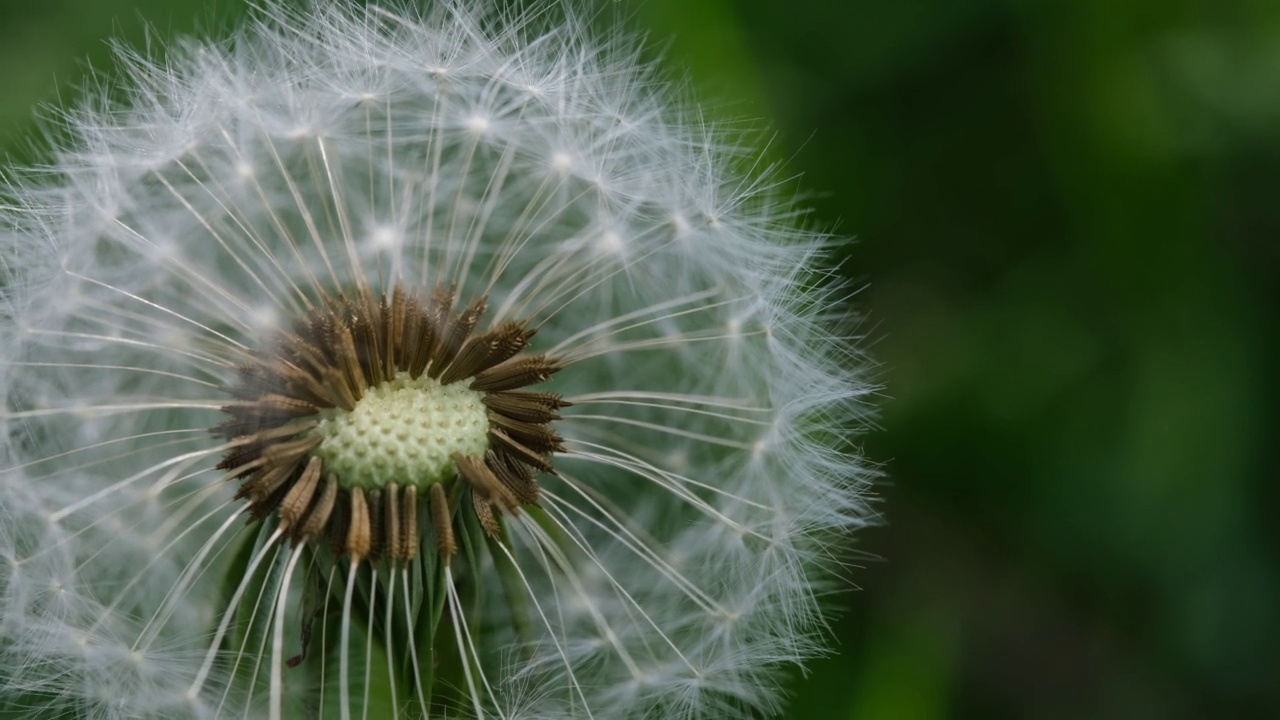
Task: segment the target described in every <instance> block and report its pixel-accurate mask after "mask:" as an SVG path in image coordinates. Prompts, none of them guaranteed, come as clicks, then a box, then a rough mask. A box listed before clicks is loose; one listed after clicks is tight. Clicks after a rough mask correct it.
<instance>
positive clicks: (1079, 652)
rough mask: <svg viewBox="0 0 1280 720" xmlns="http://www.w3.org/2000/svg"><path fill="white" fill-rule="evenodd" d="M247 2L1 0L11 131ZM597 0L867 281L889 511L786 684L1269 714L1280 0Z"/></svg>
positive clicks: (817, 699)
mask: <svg viewBox="0 0 1280 720" xmlns="http://www.w3.org/2000/svg"><path fill="white" fill-rule="evenodd" d="M246 7H247V2H241V1H240V0H217V2H214V1H213V0H42V1H39V2H34V1H33V0H0V153H3V154H4V156H5V157H6V158H7V160H8V161H14V162H25V161H28V160H29V159H30V158H31V157H32V154H31V151H30V138H31V137H32V136H33V134H34V133H35V132H36V131H37V129H38V123H37V122H36V121H35V120H34V119H33V118H34V117H35V116H34V114H33V108H34V107H35V106H36V105H38V104H39V103H54V104H58V103H60V102H67V101H69V100H70V99H73V98H74V97H75V96H76V93H75V91H74V88H76V87H77V86H78V85H80V84H82V83H83V82H84V80H85V77H86V74H87V73H90V72H94V73H106V74H110V72H111V59H110V56H111V54H110V52H109V48H108V46H107V44H106V40H107V39H108V38H111V37H120V38H123V39H124V40H125V41H126V42H127V43H129V44H131V45H133V46H135V47H142V46H144V45H145V44H146V43H148V42H152V43H155V42H156V41H161V42H163V41H167V40H170V39H172V38H173V37H175V36H177V35H178V34H181V33H186V32H192V31H196V32H215V33H216V32H218V31H219V29H221V28H224V27H226V26H229V25H231V24H233V23H234V21H235V18H236V17H237V16H238V15H240V14H241V13H243V12H244V11H245V8H246ZM602 13H604V14H605V16H606V19H609V18H610V17H611V16H612V15H618V16H621V17H623V18H625V19H626V21H627V22H630V23H633V24H634V25H635V27H637V28H639V29H642V30H645V31H647V32H649V33H650V36H651V37H652V38H653V39H654V40H655V41H656V42H659V43H660V44H661V46H662V47H663V48H664V49H665V57H666V60H665V62H666V63H667V64H668V67H671V68H674V69H675V71H676V72H677V73H678V74H679V73H686V72H687V75H688V77H689V78H690V79H691V83H692V84H693V85H694V86H695V87H696V89H697V90H698V91H699V93H701V95H702V96H703V97H704V98H707V99H708V100H710V103H709V104H708V114H709V115H710V116H712V117H721V118H747V119H748V120H750V121H752V122H753V123H755V124H756V125H758V126H760V127H768V128H771V130H770V132H769V134H768V135H767V136H766V137H772V145H771V148H770V151H769V152H770V153H771V154H772V158H773V159H774V160H777V161H780V162H782V163H784V168H785V170H784V172H785V173H786V174H787V175H795V176H797V179H796V183H797V184H798V185H799V186H800V187H801V188H802V189H803V190H805V191H808V192H809V193H810V195H809V198H810V203H811V205H812V206H813V208H814V219H815V222H817V223H819V224H821V225H825V226H829V227H835V228H837V230H838V231H839V232H840V233H842V234H844V235H846V236H848V237H849V238H850V239H851V240H850V242H849V244H848V246H847V252H845V257H844V258H843V261H844V264H843V271H844V272H847V273H849V274H850V276H851V277H853V278H855V279H856V280H858V281H860V282H865V284H866V290H865V291H863V292H862V293H861V294H860V295H859V296H858V297H857V303H858V305H859V307H860V308H861V310H862V311H863V312H864V313H865V314H866V316H867V318H868V320H867V321H866V323H865V324H864V326H863V327H864V329H865V331H866V332H867V333H868V335H869V344H870V346H871V351H872V353H873V354H874V355H875V356H876V357H877V358H878V359H879V361H880V362H881V363H882V366H881V367H880V369H879V374H880V378H881V380H882V381H883V382H884V384H885V387H886V390H885V392H884V398H883V403H882V414H881V420H880V423H879V427H878V428H877V429H876V430H875V431H874V432H872V433H871V434H869V435H867V436H866V437H865V438H864V439H863V440H862V441H861V442H863V443H864V444H865V447H866V452H867V453H868V454H869V455H870V456H871V457H872V458H875V459H877V460H878V461H880V462H882V463H883V465H884V468H885V471H886V474H887V480H886V481H885V483H884V484H883V486H882V487H881V489H880V494H881V500H880V503H879V504H878V508H879V509H880V510H882V511H883V513H884V516H885V518H886V524H885V525H884V526H882V527H879V528H876V529H872V530H870V531H867V532H865V533H863V534H862V535H861V536H860V537H859V538H857V543H858V548H859V550H860V553H861V554H862V555H864V556H865V558H863V559H862V560H861V561H860V562H859V565H860V567H859V568H857V569H855V570H854V571H853V573H852V574H853V577H854V578H855V579H856V581H857V584H858V586H859V587H858V589H857V590H856V591H852V592H850V593H848V594H846V595H843V596H841V597H839V598H837V599H836V600H835V602H836V603H838V604H840V605H841V606H842V607H843V612H842V613H841V615H840V617H839V619H838V620H837V621H836V622H835V623H834V624H833V628H832V629H833V633H834V635H835V636H836V637H835V640H836V645H837V650H838V653H837V654H836V655H834V656H833V657H831V658H829V659H825V660H823V661H820V662H816V663H813V664H812V665H811V666H810V668H809V672H808V673H807V675H801V674H800V673H796V674H795V677H794V678H793V679H792V681H791V683H790V695H791V697H792V703H791V709H790V710H789V712H788V715H787V717H789V718H793V719H796V720H798V719H801V718H823V719H825V718H922V719H924V718H952V717H954V718H1201V717H1203V718H1234V717H1239V718H1245V717H1267V716H1270V717H1276V716H1280V552H1278V548H1280V519H1278V518H1277V517H1276V515H1277V514H1278V513H1280V502H1278V500H1280V484H1278V483H1277V478H1280V460H1278V458H1280V453H1277V452H1276V449H1275V446H1276V443H1277V441H1278V440H1280V435H1278V432H1277V431H1278V430H1280V409H1278V408H1280V403H1278V402H1277V401H1278V400H1280V387H1277V385H1278V383H1277V379H1276V377H1277V376H1276V370H1277V368H1278V366H1280V363H1277V360H1280V342H1278V340H1280V3H1275V2H1272V1H1269V0H1252V1H1249V0H1212V1H1211V0H1125V1H1123V2H1117V1H1116V0H1062V1H1055V0H907V1H905V2H882V1H878V0H874V1H873V0H787V1H786V2H784V1H783V0H643V1H641V0H634V1H632V0H627V2H624V3H617V4H610V3H608V2H604V3H602ZM148 28H150V29H148ZM666 38H672V39H671V40H670V41H669V42H667V41H666V40H665V39H666Z"/></svg>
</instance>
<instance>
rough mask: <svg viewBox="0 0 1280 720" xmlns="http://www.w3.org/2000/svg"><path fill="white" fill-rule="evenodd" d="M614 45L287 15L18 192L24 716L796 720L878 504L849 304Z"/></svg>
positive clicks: (12, 546)
mask: <svg viewBox="0 0 1280 720" xmlns="http://www.w3.org/2000/svg"><path fill="white" fill-rule="evenodd" d="M590 27H591V19H590V18H588V17H584V16H582V14H581V11H580V9H579V8H577V6H575V5H573V4H572V3H569V2H553V3H551V4H550V5H549V6H547V7H544V8H542V9H541V10H537V11H526V12H518V11H512V10H502V9H498V8H496V7H488V6H486V7H478V6H477V4H475V3H463V2H451V3H438V4H432V5H431V7H430V8H429V9H427V10H421V9H412V8H409V7H406V6H399V5H391V6H388V7H371V8H354V7H345V6H342V5H338V4H332V3H316V4H315V5H311V6H308V7H305V8H303V9H300V10H290V9H288V8H287V7H286V6H285V5H283V4H281V3H275V2H272V3H268V4H267V5H266V6H265V8H263V9H262V10H260V11H259V14H258V19H257V21H256V22H255V23H254V24H252V25H251V26H250V27H248V28H247V29H245V30H243V31H242V32H240V33H239V34H237V35H235V36H234V37H233V38H232V39H231V40H230V41H229V42H226V43H223V44H208V43H199V42H192V43H190V44H187V45H183V46H180V47H176V48H172V49H171V50H170V52H169V53H168V55H167V57H166V58H165V59H163V60H150V59H147V58H143V57H139V56H136V55H129V54H127V53H125V54H124V60H125V67H126V73H127V76H128V82H127V84H126V92H127V94H128V97H127V99H126V100H124V101H123V102H117V101H112V100H108V99H106V97H107V95H108V94H107V93H102V94H101V95H100V96H99V97H97V98H96V99H95V98H90V101H89V102H87V103H86V107H85V108H84V109H81V110H77V111H74V112H71V113H68V114H67V115H66V117H65V119H64V120H63V121H62V127H63V132H62V135H61V139H60V141H59V143H58V148H57V149H56V150H55V151H54V152H53V153H52V159H51V161H50V163H49V164H48V165H47V166H46V167H44V168H42V169H40V170H32V171H13V172H10V173H9V179H8V180H7V181H6V185H5V188H4V190H3V191H2V193H3V197H4V198H5V200H4V201H3V207H2V209H0V242H3V248H2V250H0V272H2V273H3V275H2V279H0V288H2V293H0V312H2V316H3V320H2V321H0V333H3V337H0V373H3V378H0V380H2V382H0V388H3V393H4V405H3V410H0V413H3V414H2V415H0V417H2V418H3V426H4V434H3V441H2V443H0V453H2V454H3V458H2V465H0V467H2V468H3V470H2V472H0V482H2V483H3V486H2V487H0V492H2V494H3V495H2V496H3V499H2V501H0V613H2V614H0V688H2V690H0V696H2V697H3V698H4V699H3V701H0V706H3V707H6V708H8V709H12V710H18V711H24V712H26V713H28V714H30V715H33V716H36V717H40V716H48V717H55V716H56V717H63V716H68V715H75V716H78V717H101V718H106V717H227V716H236V715H249V716H254V717H271V718H282V717H318V716H322V717H340V718H349V717H370V716H372V717H423V716H431V717H477V718H479V717H494V718H515V717H538V718H554V717H579V718H592V717H595V718H610V719H612V718H623V717H676V718H678V717H689V718H692V717H727V716H747V715H756V714H760V713H770V712H774V711H776V710H777V709H778V707H779V700H780V698H779V692H778V688H777V683H776V677H775V676H776V674H777V673H778V671H779V670H780V669H781V668H784V667H786V666H787V665H790V664H794V663H797V662H801V661H803V660H805V659H806V658H808V657H811V656H813V655H815V654H817V653H820V652H822V647H823V642H822V641H823V621H822V614H821V608H820V599H821V597H822V596H823V595H825V594H826V593H827V592H828V591H830V590H831V589H832V588H834V587H838V576H839V573H838V559H839V557H840V556H839V554H838V546H839V544H840V541H841V538H842V536H843V534H844V533H845V532H846V531H848V530H850V529H852V528H855V527H857V526H860V525H862V524H863V523H864V522H865V521H866V518H867V517H868V513H867V511H866V509H865V506H864V504H863V503H864V500H863V497H862V488H863V486H864V485H865V483H866V481H867V478H868V477H869V471H868V470H867V468H866V467H865V465H864V464H863V463H862V461H861V460H859V459H858V457H857V456H856V455H855V454H853V453H852V452H851V445H850V441H849V439H848V438H849V433H850V432H851V431H853V430H854V429H856V425H857V421H858V419H859V417H860V414H859V413H860V410H859V408H860V407H861V398H862V397H863V396H864V395H865V394H866V393H867V392H868V388H867V386H866V385H865V384H863V382H862V381H861V380H860V377H859V374H858V367H859V365H858V362H857V360H858V356H857V355H856V353H855V351H854V350H852V349H851V347H850V344H849V341H848V339H847V338H844V337H839V336H837V335H836V332H837V329H838V323H839V321H840V319H841V318H842V317H844V315H845V310H844V308H843V305H842V301H843V299H844V297H845V295H846V291H845V289H844V288H843V287H842V286H841V285H840V283H839V282H837V281H835V280H833V279H832V278H829V277H825V276H824V275H823V272H822V270H821V268H822V264H823V262H824V257H825V253H826V250H827V248H828V247H829V245H830V239H829V238H828V237H827V236H825V235H823V234H822V233H819V232H814V231H811V230H808V229H805V228H804V227H803V217H802V216H803V212H802V211H801V210H800V209H799V208H797V207H796V206H794V205H793V204H791V202H790V201H789V200H788V199H787V198H785V197H783V193H782V191H781V190H780V189H779V187H780V186H779V184H777V183H775V182H774V181H773V180H772V179H770V177H771V176H770V173H769V172H768V171H762V172H756V173H754V175H755V177H749V176H743V175H742V174H741V173H739V172H738V171H737V170H736V169H735V168H740V167H742V165H743V163H742V162H741V160H742V157H743V153H744V152H746V151H743V150H742V149H741V147H742V144H741V143H740V142H738V140H739V139H740V138H735V137H734V136H732V135H731V134H729V133H728V132H726V131H723V130H717V129H715V128H710V127H708V126H707V124H706V123H703V122H701V121H700V119H699V117H698V115H697V114H696V113H695V112H693V111H692V110H690V108H689V106H688V105H687V103H685V102H684V101H682V100H681V99H680V97H679V96H678V93H677V92H676V90H674V89H673V88H672V87H670V86H669V85H668V84H666V83H664V82H662V81H661V78H660V77H658V76H657V74H656V73H655V72H654V71H653V70H652V69H651V68H649V67H647V66H646V65H644V64H643V63H641V62H640V61H639V60H638V59H637V58H638V57H639V55H640V52H639V50H638V48H637V46H636V44H635V42H634V41H632V40H630V39H628V38H627V37H625V36H624V35H622V34H620V33H618V32H616V31H615V32H606V33H603V34H597V33H595V32H594V31H591V30H590ZM748 157H749V156H748ZM833 565H835V567H833Z"/></svg>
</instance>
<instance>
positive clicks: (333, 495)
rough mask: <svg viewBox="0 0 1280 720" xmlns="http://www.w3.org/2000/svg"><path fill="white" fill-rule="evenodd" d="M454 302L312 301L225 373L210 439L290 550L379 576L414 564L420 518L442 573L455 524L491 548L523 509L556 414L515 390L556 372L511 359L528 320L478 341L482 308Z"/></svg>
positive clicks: (551, 446)
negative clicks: (363, 565) (305, 550)
mask: <svg viewBox="0 0 1280 720" xmlns="http://www.w3.org/2000/svg"><path fill="white" fill-rule="evenodd" d="M454 301H455V298H454V293H453V291H452V290H449V289H437V290H436V291H435V292H434V293H432V294H431V295H430V296H429V297H425V298H419V297H417V296H415V295H412V294H410V293H407V292H405V291H404V289H403V288H401V287H400V286H396V288H395V289H394V290H393V291H392V293H391V295H390V297H384V298H375V297H373V296H372V295H371V294H369V293H364V294H363V295H362V296H361V297H359V298H355V299H352V298H346V297H336V298H326V299H325V300H324V301H323V302H322V303H321V304H319V305H317V306H315V307H313V308H312V309H310V310H309V311H308V312H307V313H305V315H304V316H303V317H301V318H300V319H299V320H298V322H297V323H296V324H295V325H294V328H293V330H292V331H291V332H287V333H282V334H281V335H280V336H279V337H277V338H276V340H275V341H274V342H273V343H272V344H271V346H270V347H268V348H267V349H265V350H264V351H261V352H259V353H257V355H256V356H255V357H254V359H253V360H252V361H251V362H249V363H247V364H245V365H244V366H243V367H242V368H240V374H239V379H238V381H237V383H236V384H235V386H234V387H232V388H230V389H229V391H230V394H231V395H232V397H233V398H234V401H233V402H232V403H230V404H228V405H226V406H225V407H224V408H223V410H224V412H226V414H227V415H228V416H229V417H228V418H227V419H226V420H225V421H224V422H223V423H222V424H220V425H219V426H218V427H217V428H216V429H215V430H216V432H217V433H218V434H219V435H221V436H223V437H224V438H226V439H227V440H228V441H229V443H230V447H229V449H228V450H227V452H226V454H225V455H224V457H223V459H222V462H221V463H220V464H219V465H218V467H219V468H220V469H221V470H224V471H226V473H227V476H228V477H230V478H234V479H238V480H239V481H240V489H239V492H238V493H237V497H239V498H243V499H244V500H246V501H247V503H248V505H247V507H246V512H247V513H248V514H249V515H250V517H251V518H253V519H254V520H259V521H260V520H262V519H264V518H267V517H268V516H271V515H273V514H274V516H275V518H276V521H277V523H278V528H279V530H280V532H282V533H283V534H285V535H286V536H287V537H289V538H290V539H291V540H292V541H293V542H294V543H295V544H301V543H310V542H320V541H325V542H327V543H328V545H329V547H330V548H331V549H332V551H333V552H334V553H335V554H338V555H345V556H348V557H350V558H352V559H353V560H355V561H360V560H363V559H370V560H377V559H380V558H387V559H389V560H391V561H393V562H403V561H407V560H410V559H412V558H413V557H415V555H416V553H417V551H418V547H419V545H420V538H419V532H420V531H419V528H420V524H419V523H420V519H421V520H422V521H424V522H426V523H427V524H429V525H430V527H431V528H432V532H433V533H434V535H435V544H436V547H437V551H438V552H439V553H440V554H441V556H442V557H443V558H445V559H446V560H447V558H448V557H449V556H450V555H452V554H453V553H454V552H455V551H456V541H455V535H456V531H455V529H454V527H453V523H454V522H456V517H455V514H456V513H458V512H474V513H475V515H476V518H477V519H478V521H479V525H480V526H481V527H482V528H484V531H485V532H486V533H488V534H490V535H491V536H495V537H496V536H497V535H498V533H499V531H500V525H499V521H498V517H499V516H500V515H504V514H505V515H514V514H516V513H519V512H520V508H521V506H524V505H536V504H537V502H538V493H539V487H538V482H537V479H536V476H537V473H538V472H551V471H552V464H551V456H552V455H553V454H555V453H557V452H562V451H563V447H562V445H561V442H562V439H561V437H560V436H559V435H558V434H556V432H555V430H554V429H553V428H552V426H551V423H552V422H554V421H555V420H557V419H558V418H559V410H560V408H562V407H564V406H565V405H566V403H565V402H564V401H563V400H561V398H560V396H558V395H556V394H554V393H549V392H537V391H530V390H527V389H526V388H527V386H529V385H534V384H537V383H540V382H543V381H545V380H547V379H548V378H550V377H551V375H552V374H554V373H555V372H557V371H558V370H560V368H561V363H560V362H559V361H558V360H557V359H556V358H552V357H547V356H545V355H533V354H527V353H525V352H524V351H525V349H526V347H527V346H528V344H529V340H530V338H531V337H533V334H534V330H533V329H532V328H530V327H529V325H528V323H527V322H519V321H505V322H500V323H497V324H496V325H494V326H493V327H491V328H489V329H488V330H484V331H478V330H477V329H476V328H477V326H478V325H479V323H480V320H481V318H482V317H483V315H484V312H485V307H486V300H485V298H483V297H482V298H479V299H477V300H474V301H472V302H471V303H470V304H468V305H467V306H466V307H464V308H462V309H460V310H455V308H454ZM462 493H466V494H467V495H468V496H469V497H468V498H467V500H468V502H461V500H462V499H463V498H461V497H460V495H461V494H462Z"/></svg>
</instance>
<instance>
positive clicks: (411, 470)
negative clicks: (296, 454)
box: [311, 372, 489, 490]
mask: <svg viewBox="0 0 1280 720" xmlns="http://www.w3.org/2000/svg"><path fill="white" fill-rule="evenodd" d="M482 397H483V393H481V392H477V391H475V390H471V389H470V388H468V387H467V384H466V383H461V382H457V383H450V384H447V385H442V384H441V383H440V382H439V381H437V380H435V379H433V378H431V377H429V376H427V375H420V376H419V377H417V378H413V377H410V375H409V373H407V372H400V373H397V374H396V376H395V377H393V378H392V379H390V380H387V381H385V382H383V383H381V384H380V385H377V386H375V387H371V388H369V389H368V390H367V391H366V392H365V395H364V397H362V398H360V400H359V402H357V403H356V405H355V407H354V408H352V409H351V410H349V411H348V410H342V409H339V408H334V409H329V410H325V411H324V412H323V413H321V418H320V420H319V422H318V423H317V424H316V426H315V428H314V429H313V430H311V433H312V434H313V435H314V436H316V437H319V438H320V444H319V446H317V447H316V448H315V449H314V450H313V451H312V452H313V454H315V455H317V456H318V457H319V458H320V459H321V460H322V461H323V462H324V468H325V471H326V472H331V473H333V474H334V475H335V476H336V477H337V480H338V483H339V485H341V486H342V487H345V488H348V489H349V488H354V487H361V488H364V489H366V490H374V489H381V488H384V487H387V486H389V485H391V484H397V485H401V486H407V485H414V486H417V487H419V488H424V489H425V488H427V487H429V486H430V485H432V484H433V483H437V482H443V481H445V480H448V479H450V478H452V477H454V476H456V475H457V472H458V468H457V467H456V465H455V463H454V461H453V459H452V458H453V455H454V454H455V453H460V454H462V455H464V456H466V455H476V456H483V455H484V452H485V450H486V449H487V448H488V445H489V441H488V433H489V419H488V417H487V416H486V413H485V406H484V404H483V402H482Z"/></svg>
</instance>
